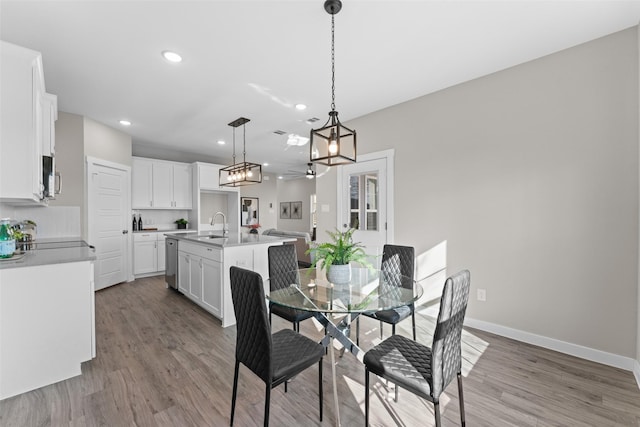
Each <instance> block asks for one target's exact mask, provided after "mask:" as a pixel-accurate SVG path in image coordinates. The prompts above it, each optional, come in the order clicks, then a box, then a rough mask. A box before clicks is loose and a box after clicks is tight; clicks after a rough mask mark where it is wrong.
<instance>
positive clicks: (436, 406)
mask: <svg viewBox="0 0 640 427" xmlns="http://www.w3.org/2000/svg"><path fill="white" fill-rule="evenodd" d="M433 415H434V416H435V418H436V427H440V402H438V401H437V400H436V401H434V402H433Z"/></svg>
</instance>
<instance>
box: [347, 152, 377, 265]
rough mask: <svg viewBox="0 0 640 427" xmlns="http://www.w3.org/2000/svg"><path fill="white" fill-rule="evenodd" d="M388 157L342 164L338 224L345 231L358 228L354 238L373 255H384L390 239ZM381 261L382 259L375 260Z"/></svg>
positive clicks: (375, 263)
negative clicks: (383, 248)
mask: <svg viewBox="0 0 640 427" xmlns="http://www.w3.org/2000/svg"><path fill="white" fill-rule="evenodd" d="M387 161H388V159H386V158H381V159H373V160H369V161H360V160H359V161H358V162H357V163H354V164H351V165H344V166H342V167H341V169H342V170H341V171H340V172H339V174H340V175H341V179H339V180H338V181H339V185H340V192H341V203H340V205H341V206H340V207H339V212H340V214H339V215H340V216H339V218H338V226H339V228H340V227H342V228H341V230H342V231H346V230H348V229H349V228H354V229H355V230H356V231H355V232H354V234H353V238H354V241H356V242H360V243H362V245H363V246H365V251H366V253H367V254H369V255H371V256H372V257H374V256H378V255H381V254H382V247H383V246H384V244H385V243H387V241H388V238H389V236H388V227H387V220H388V217H387V213H388V206H387V201H388V197H387V178H388V177H387ZM371 261H372V263H373V265H378V264H379V263H380V261H379V259H378V258H374V259H372V260H371Z"/></svg>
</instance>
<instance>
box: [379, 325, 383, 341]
mask: <svg viewBox="0 0 640 427" xmlns="http://www.w3.org/2000/svg"><path fill="white" fill-rule="evenodd" d="M382 325H383V323H382V320H381V321H380V340H381V341H382Z"/></svg>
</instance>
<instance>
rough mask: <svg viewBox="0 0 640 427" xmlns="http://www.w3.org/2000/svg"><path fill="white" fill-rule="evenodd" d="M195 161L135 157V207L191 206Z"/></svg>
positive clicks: (133, 178) (133, 205)
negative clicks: (179, 161)
mask: <svg viewBox="0 0 640 427" xmlns="http://www.w3.org/2000/svg"><path fill="white" fill-rule="evenodd" d="M191 176H192V172H191V165H189V164H186V163H177V162H168V161H164V160H153V159H145V158H139V157H134V158H133V173H132V197H131V206H132V208H133V209H149V208H151V209H191V207H192V205H193V202H192V200H193V197H192V184H191V181H192V178H191Z"/></svg>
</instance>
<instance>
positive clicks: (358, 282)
mask: <svg viewBox="0 0 640 427" xmlns="http://www.w3.org/2000/svg"><path fill="white" fill-rule="evenodd" d="M269 281H270V282H273V283H278V284H280V287H279V288H277V289H274V288H271V289H273V290H271V291H270V292H269V294H268V296H267V298H268V299H269V301H270V302H271V303H272V304H277V305H280V306H284V307H289V308H294V309H296V310H304V311H309V312H312V313H313V315H314V317H315V319H317V320H318V322H319V323H320V324H321V325H322V326H324V328H325V330H326V335H325V336H324V338H323V339H322V341H321V343H322V344H323V345H324V346H325V347H328V351H329V354H330V357H331V373H332V379H333V398H334V403H335V412H336V423H337V425H340V413H339V406H338V395H337V385H336V372H335V354H334V347H333V341H334V340H337V341H338V342H339V343H340V344H341V345H342V350H341V351H342V352H343V351H345V350H346V351H349V352H350V353H351V354H353V355H354V356H355V357H356V358H357V359H358V360H360V361H361V362H362V360H363V358H364V352H363V351H362V350H361V349H360V348H359V347H358V346H357V345H356V343H355V342H353V341H352V340H351V338H350V329H351V322H352V321H353V320H354V319H355V318H356V317H358V316H359V315H360V314H362V313H367V312H376V311H380V310H389V309H393V308H397V307H401V306H403V305H407V304H411V303H412V302H415V301H416V300H418V299H419V298H420V297H421V296H422V287H421V286H420V284H419V283H417V282H415V281H414V280H413V279H411V278H410V277H406V276H402V275H400V274H398V273H393V272H388V271H382V270H376V269H371V268H359V267H352V269H351V277H350V279H349V281H348V282H344V283H334V282H331V281H329V280H328V279H327V277H326V274H325V272H324V270H322V269H320V268H305V269H300V270H294V271H288V272H285V273H281V274H280V275H278V276H275V277H270V278H269ZM341 315H344V316H341ZM334 318H339V319H340V320H339V321H337V322H334V321H332V319H334Z"/></svg>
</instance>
